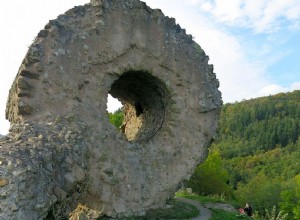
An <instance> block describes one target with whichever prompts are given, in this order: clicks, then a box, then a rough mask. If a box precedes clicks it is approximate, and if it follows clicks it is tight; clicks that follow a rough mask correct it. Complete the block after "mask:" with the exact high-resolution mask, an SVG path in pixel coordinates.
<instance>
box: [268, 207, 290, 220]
mask: <svg viewBox="0 0 300 220" xmlns="http://www.w3.org/2000/svg"><path fill="white" fill-rule="evenodd" d="M287 216H288V214H284V212H283V211H279V212H277V210H276V206H274V207H273V209H272V211H271V212H269V211H268V210H267V209H266V215H265V219H266V220H284V219H286V218H287Z"/></svg>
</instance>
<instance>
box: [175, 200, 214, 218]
mask: <svg viewBox="0 0 300 220" xmlns="http://www.w3.org/2000/svg"><path fill="white" fill-rule="evenodd" d="M176 200H178V201H180V202H184V203H188V204H191V205H193V206H195V207H196V208H197V209H199V212H200V214H199V215H198V216H197V217H195V218H190V219H189V220H208V219H209V218H210V217H211V211H210V210H209V209H208V208H205V207H204V206H203V205H201V204H200V202H198V201H195V200H191V199H186V198H176Z"/></svg>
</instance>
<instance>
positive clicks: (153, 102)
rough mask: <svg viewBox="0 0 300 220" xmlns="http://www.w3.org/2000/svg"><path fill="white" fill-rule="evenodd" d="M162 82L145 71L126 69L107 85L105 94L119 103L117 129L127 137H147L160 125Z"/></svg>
mask: <svg viewBox="0 0 300 220" xmlns="http://www.w3.org/2000/svg"><path fill="white" fill-rule="evenodd" d="M166 91H167V90H166V86H165V85H164V83H163V82H162V81H160V80H159V79H157V78H156V77H154V76H152V75H151V74H150V73H148V72H146V71H128V72H125V73H124V74H122V75H121V76H120V78H119V79H117V80H116V81H115V82H114V83H113V84H112V86H111V89H110V91H109V94H111V95H112V96H113V97H114V98H117V99H118V100H119V101H120V102H121V103H122V104H123V107H122V110H123V112H124V120H123V124H122V125H121V130H122V132H123V133H124V134H125V136H126V137H127V139H128V140H129V141H141V140H147V139H149V138H151V137H152V136H154V135H155V134H156V133H157V132H158V131H159V130H160V128H161V126H162V124H163V121H164V117H165V99H166Z"/></svg>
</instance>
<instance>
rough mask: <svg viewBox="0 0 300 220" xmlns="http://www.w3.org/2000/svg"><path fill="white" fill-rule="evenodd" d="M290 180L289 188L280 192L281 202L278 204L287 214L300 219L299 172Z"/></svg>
mask: <svg viewBox="0 0 300 220" xmlns="http://www.w3.org/2000/svg"><path fill="white" fill-rule="evenodd" d="M291 182H292V184H289V188H288V189H286V190H284V191H282V192H281V198H282V202H280V203H279V205H280V208H281V210H284V211H285V212H286V213H288V214H289V216H294V219H300V174H299V175H297V176H296V177H295V178H294V179H293V180H291Z"/></svg>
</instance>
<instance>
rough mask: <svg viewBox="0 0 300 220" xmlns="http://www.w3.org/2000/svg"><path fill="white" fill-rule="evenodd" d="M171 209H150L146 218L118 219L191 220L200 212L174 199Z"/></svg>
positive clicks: (105, 218) (103, 219)
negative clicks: (190, 219)
mask: <svg viewBox="0 0 300 220" xmlns="http://www.w3.org/2000/svg"><path fill="white" fill-rule="evenodd" d="M167 204H168V205H171V208H160V209H150V210H148V211H147V212H146V215H145V216H131V217H124V218H118V219H120V220H149V219H151V220H152V219H153V220H155V219H189V218H193V217H196V216H197V215H198V214H199V210H198V209H197V208H196V207H195V206H192V205H190V204H186V203H183V202H178V201H175V200H174V199H172V200H169V201H168V202H167ZM99 220H112V218H108V217H102V218H100V219H99Z"/></svg>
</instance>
